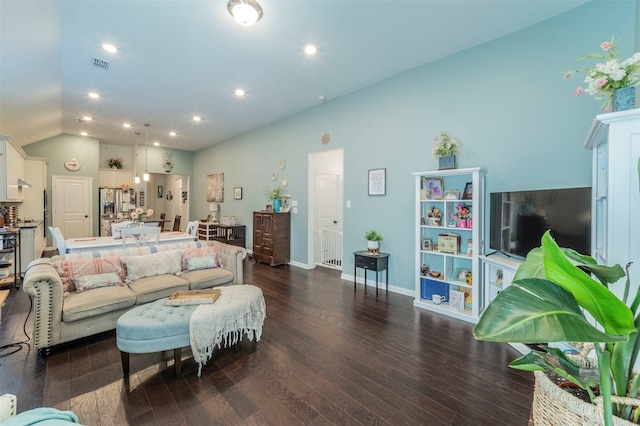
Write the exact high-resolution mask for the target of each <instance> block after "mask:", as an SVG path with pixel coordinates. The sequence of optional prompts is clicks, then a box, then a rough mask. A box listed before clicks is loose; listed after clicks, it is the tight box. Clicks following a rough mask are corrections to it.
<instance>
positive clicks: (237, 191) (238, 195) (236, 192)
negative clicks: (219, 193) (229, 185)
mask: <svg viewBox="0 0 640 426" xmlns="http://www.w3.org/2000/svg"><path fill="white" fill-rule="evenodd" d="M233 199H234V200H242V187H241V186H236V187H235V188H233Z"/></svg>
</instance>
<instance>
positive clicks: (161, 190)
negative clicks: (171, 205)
mask: <svg viewBox="0 0 640 426" xmlns="http://www.w3.org/2000/svg"><path fill="white" fill-rule="evenodd" d="M162 197H164V188H163V187H162V185H158V198H162Z"/></svg>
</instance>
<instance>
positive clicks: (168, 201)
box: [138, 173, 191, 231]
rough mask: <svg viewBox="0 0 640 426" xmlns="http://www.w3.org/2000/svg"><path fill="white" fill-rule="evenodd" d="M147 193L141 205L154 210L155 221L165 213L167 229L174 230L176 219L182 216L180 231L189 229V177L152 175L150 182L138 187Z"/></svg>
mask: <svg viewBox="0 0 640 426" xmlns="http://www.w3.org/2000/svg"><path fill="white" fill-rule="evenodd" d="M138 186H139V187H140V188H141V190H143V191H145V194H146V196H145V204H144V205H141V207H144V208H145V209H153V219H158V220H159V219H160V215H161V214H162V213H164V215H165V220H169V222H165V224H164V228H165V229H169V230H171V229H173V222H174V218H175V217H176V215H177V216H181V217H182V220H181V222H180V230H181V231H184V230H186V228H187V222H188V221H189V199H190V197H191V194H190V191H189V176H186V175H174V174H161V173H150V179H149V182H145V185H138Z"/></svg>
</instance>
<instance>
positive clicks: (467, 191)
mask: <svg viewBox="0 0 640 426" xmlns="http://www.w3.org/2000/svg"><path fill="white" fill-rule="evenodd" d="M462 199H463V200H471V199H473V182H467V184H466V185H465V186H464V192H463V193H462Z"/></svg>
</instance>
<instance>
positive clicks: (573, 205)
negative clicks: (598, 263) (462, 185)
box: [489, 187, 591, 257]
mask: <svg viewBox="0 0 640 426" xmlns="http://www.w3.org/2000/svg"><path fill="white" fill-rule="evenodd" d="M489 221H490V229H489V233H490V235H489V248H490V249H492V250H496V251H498V252H502V253H505V254H508V255H515V256H519V257H526V255H527V253H529V251H530V250H531V249H533V248H535V247H539V246H540V239H541V238H542V235H543V234H544V232H545V231H546V230H547V229H549V230H551V236H552V237H553V238H554V239H555V240H556V242H557V243H558V245H559V246H560V247H569V248H572V249H574V250H576V251H577V252H579V253H581V254H586V255H591V187H584V188H561V189H544V190H532V191H510V192H493V193H491V197H490V218H489Z"/></svg>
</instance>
